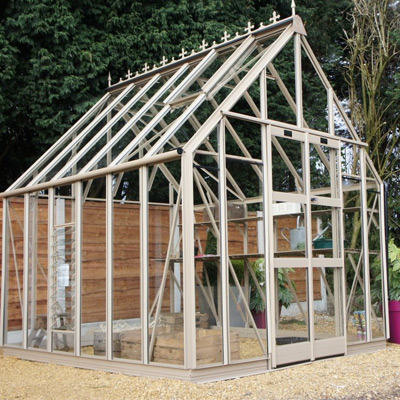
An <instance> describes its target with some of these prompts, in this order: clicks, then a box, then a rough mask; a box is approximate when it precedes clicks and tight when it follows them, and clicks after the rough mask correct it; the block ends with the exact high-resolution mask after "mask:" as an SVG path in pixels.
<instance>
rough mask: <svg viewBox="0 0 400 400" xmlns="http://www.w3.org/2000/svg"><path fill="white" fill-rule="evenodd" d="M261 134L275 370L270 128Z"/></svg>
mask: <svg viewBox="0 0 400 400" xmlns="http://www.w3.org/2000/svg"><path fill="white" fill-rule="evenodd" d="M264 127H265V129H264V130H263V132H262V133H263V134H262V157H263V176H264V185H263V195H264V208H265V211H264V213H265V216H264V221H265V223H264V252H265V264H266V265H265V282H266V283H265V285H266V288H267V289H268V290H267V297H266V300H267V323H268V325H267V332H268V350H269V353H270V354H271V361H270V368H276V365H277V364H276V341H275V337H276V318H275V310H276V307H275V306H276V304H275V303H276V301H275V299H276V293H275V265H274V246H275V240H274V216H273V213H272V190H273V185H272V168H271V167H270V166H271V165H272V127H271V125H267V126H265V125H264Z"/></svg>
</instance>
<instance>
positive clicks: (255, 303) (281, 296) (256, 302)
mask: <svg viewBox="0 0 400 400" xmlns="http://www.w3.org/2000/svg"><path fill="white" fill-rule="evenodd" d="M252 268H253V271H254V274H255V276H256V278H257V280H258V282H259V284H260V286H261V288H263V287H265V260H264V258H259V259H258V260H256V261H254V263H253V265H252ZM287 272H289V273H290V272H294V270H293V269H292V268H289V269H287ZM277 273H278V288H279V289H278V290H279V293H278V301H279V304H280V305H282V306H283V307H285V308H288V307H289V306H290V305H291V304H292V301H293V294H292V292H291V291H290V290H289V288H288V280H287V278H286V276H285V274H284V273H283V270H282V269H281V268H279V269H278V272H277ZM291 283H292V285H293V286H294V288H296V286H295V283H294V282H293V281H292V282H291ZM250 285H251V294H250V309H252V310H254V311H256V312H262V311H264V309H265V303H264V301H263V299H262V297H261V295H260V292H259V291H258V289H257V287H256V284H255V282H254V281H253V279H251V282H250Z"/></svg>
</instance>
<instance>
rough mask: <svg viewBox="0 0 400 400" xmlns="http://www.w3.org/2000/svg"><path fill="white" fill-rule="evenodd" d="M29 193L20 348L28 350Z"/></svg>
mask: <svg viewBox="0 0 400 400" xmlns="http://www.w3.org/2000/svg"><path fill="white" fill-rule="evenodd" d="M29 225H30V224H29V193H26V194H25V195H24V225H23V226H24V256H23V257H24V258H23V260H24V269H23V271H24V272H23V274H24V275H23V296H22V347H23V348H24V349H27V348H28V291H29Z"/></svg>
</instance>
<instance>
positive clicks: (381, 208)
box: [379, 182, 390, 338]
mask: <svg viewBox="0 0 400 400" xmlns="http://www.w3.org/2000/svg"><path fill="white" fill-rule="evenodd" d="M379 188H380V189H379V191H380V198H379V200H380V202H379V203H380V205H379V214H380V218H379V221H380V227H379V228H380V239H381V258H382V261H381V262H382V291H383V299H384V301H383V317H384V319H385V337H386V338H387V337H388V336H389V332H390V328H389V315H388V311H389V310H388V302H389V293H388V270H387V260H388V255H387V251H388V248H387V240H388V238H387V237H386V224H387V221H386V218H387V213H386V205H385V202H386V195H385V191H386V187H385V184H384V183H383V182H381V183H380V184H379Z"/></svg>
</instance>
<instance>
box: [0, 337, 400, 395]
mask: <svg viewBox="0 0 400 400" xmlns="http://www.w3.org/2000/svg"><path fill="white" fill-rule="evenodd" d="M0 399H2V400H3V399H7V400H8V399H68V400H70V399H71V400H73V399H107V400H113V399H118V400H123V399H168V400H173V399H190V400H195V399H202V400H203V399H213V400H214V399H249V400H250V399H260V400H261V399H262V400H264V399H277V400H278V399H285V400H287V399H349V400H350V399H352V400H354V399H400V345H393V344H389V345H388V347H387V348H386V349H385V350H381V351H377V352H374V353H368V354H360V355H355V356H349V357H340V358H334V359H329V360H324V361H318V362H315V363H310V364H306V365H299V366H296V367H291V368H286V369H281V370H278V371H273V372H269V373H265V374H261V375H256V376H251V377H246V378H241V379H233V380H228V381H221V382H214V383H206V384H195V383H188V382H182V381H175V380H170V379H150V378H143V377H131V376H125V375H122V374H110V373H106V372H98V371H89V370H83V369H78V368H72V367H64V366H59V365H54V364H44V363H37V362H31V361H24V360H19V359H17V358H15V357H3V354H2V352H1V350H0Z"/></svg>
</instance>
